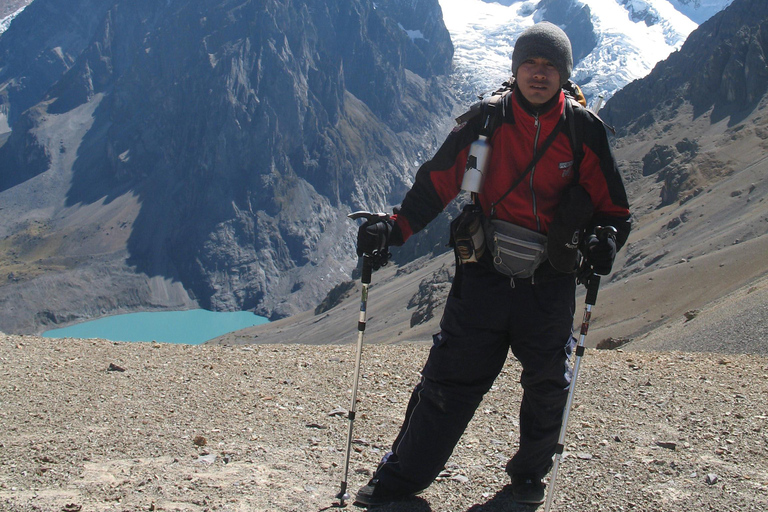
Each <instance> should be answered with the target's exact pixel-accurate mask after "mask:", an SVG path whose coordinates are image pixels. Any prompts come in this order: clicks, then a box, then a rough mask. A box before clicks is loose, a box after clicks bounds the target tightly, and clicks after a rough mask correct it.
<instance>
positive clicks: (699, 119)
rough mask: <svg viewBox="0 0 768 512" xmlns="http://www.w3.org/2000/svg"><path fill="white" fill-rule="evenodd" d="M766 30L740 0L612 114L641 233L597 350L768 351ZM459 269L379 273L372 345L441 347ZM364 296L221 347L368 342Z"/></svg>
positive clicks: (610, 292) (604, 302)
mask: <svg viewBox="0 0 768 512" xmlns="http://www.w3.org/2000/svg"><path fill="white" fill-rule="evenodd" d="M766 27H768V4H766V3H765V2H764V1H762V0H735V1H734V2H733V4H731V5H730V6H729V7H728V8H726V9H725V10H724V11H722V12H720V13H718V14H717V15H715V16H714V17H712V18H711V19H710V20H708V21H707V22H705V23H703V24H702V25H701V27H699V28H698V29H697V30H695V31H694V32H693V33H692V34H691V36H690V37H689V39H688V41H687V42H686V43H685V44H684V45H683V46H682V48H681V49H680V50H679V51H678V52H675V53H673V54H672V55H670V57H669V58H668V59H666V60H665V61H663V62H661V63H659V64H658V65H657V66H656V67H655V69H654V70H653V72H652V73H651V74H650V75H649V76H648V77H646V78H643V79H640V80H637V81H635V82H632V83H631V84H630V85H628V86H627V87H625V88H624V89H622V90H621V91H619V92H617V93H616V94H615V95H614V96H613V98H611V99H610V100H609V101H608V102H607V103H606V105H605V107H604V109H603V110H602V111H601V116H602V117H603V118H604V119H605V120H606V121H607V122H609V123H610V124H612V125H614V126H615V127H616V129H617V135H616V137H615V139H614V140H613V146H614V150H615V156H616V159H617V161H618V163H619V167H620V169H621V170H622V172H623V175H624V179H625V183H626V185H627V192H628V195H629V199H630V205H631V209H632V211H633V226H634V227H633V231H632V234H631V235H630V238H629V241H628V244H627V245H626V247H625V248H624V249H622V251H621V252H620V253H619V255H618V258H617V261H616V263H615V265H614V272H613V273H612V275H611V276H610V277H609V278H605V279H603V282H602V286H601V291H600V295H599V298H598V304H597V305H596V306H595V312H594V313H593V326H592V327H591V329H590V333H589V338H588V340H587V343H588V345H589V346H592V347H594V346H596V345H598V344H606V345H607V346H616V345H620V344H622V343H627V342H631V347H634V348H636V349H650V348H652V349H665V350H675V349H681V348H685V349H686V350H693V351H711V352H748V353H760V354H765V353H768V344H766V343H765V342H764V336H763V335H762V334H760V333H764V332H765V329H766V328H768V325H766V317H765V315H763V314H762V313H761V312H762V311H764V310H765V304H766V301H768V293H767V292H768V262H767V261H766V259H765V254H766V253H768V213H766V208H765V204H766V201H768V180H766V179H765V177H766V176H768V158H766V156H765V155H766V150H768V142H767V141H768V92H767V91H766V86H765V84H766V81H765V80H764V79H762V80H760V79H758V78H760V77H763V76H765V74H766V73H768V64H766V61H767V60H768V59H766V55H768V39H767V38H766V34H767V32H766ZM756 77H757V78H756ZM760 84H762V89H761V88H759V85H760ZM419 236H421V234H418V235H416V237H419ZM408 243H410V240H409V242H408ZM406 245H407V244H406ZM452 270H453V255H452V254H445V255H442V256H439V257H437V258H422V259H419V260H416V261H414V262H412V263H409V264H407V265H402V266H398V267H393V268H387V269H385V270H383V271H379V272H378V273H376V274H374V280H373V285H372V286H371V292H370V297H369V304H368V311H369V313H368V314H369V321H368V323H367V328H366V340H368V341H370V342H374V343H375V342H382V343H383V342H401V341H410V340H421V341H426V340H429V338H430V335H431V334H432V333H434V332H437V330H438V329H439V325H438V324H439V319H440V310H441V308H442V305H443V303H444V301H445V298H446V297H447V293H448V288H449V287H450V278H451V275H452ZM358 293H359V290H357V289H355V288H354V287H353V288H352V289H351V290H346V291H344V292H342V293H340V294H339V295H340V297H341V298H340V299H337V300H336V301H335V302H334V303H331V304H328V305H326V306H325V307H323V308H321V309H318V310H317V311H315V312H311V311H309V312H305V313H302V314H301V315H298V316H296V317H293V318H291V319H286V320H281V321H278V322H275V323H274V324H271V325H265V326H261V327H258V328H252V329H247V330H244V331H239V332H237V333H233V334H231V335H228V336H224V337H222V338H221V339H219V340H218V342H220V343H228V344H236V343H252V342H254V341H256V342H259V343H274V342H286V341H295V340H298V339H301V340H306V341H307V342H312V343H331V342H336V341H338V340H351V339H354V336H355V334H356V333H355V329H356V325H357V324H356V311H357V306H358V304H357V301H358V300H359V299H358V297H359V295H358ZM582 293H583V290H582ZM404 305H405V307H404ZM331 306H332V307H331ZM576 321H578V318H577V319H576Z"/></svg>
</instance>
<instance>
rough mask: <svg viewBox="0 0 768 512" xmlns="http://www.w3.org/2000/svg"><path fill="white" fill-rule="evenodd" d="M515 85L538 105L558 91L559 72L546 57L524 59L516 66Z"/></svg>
mask: <svg viewBox="0 0 768 512" xmlns="http://www.w3.org/2000/svg"><path fill="white" fill-rule="evenodd" d="M515 80H516V82H517V87H519V88H520V92H521V93H522V94H523V97H524V98H525V99H526V100H528V101H529V102H530V103H531V105H533V106H534V107H540V106H541V105H543V104H544V103H546V102H548V101H549V100H551V99H552V97H553V96H554V95H555V94H556V93H557V92H558V91H560V73H558V72H557V69H555V66H554V64H552V63H551V62H550V61H548V60H547V59H544V58H541V57H534V58H530V59H527V60H524V61H523V62H522V64H520V66H519V67H518V68H517V75H516V76H515Z"/></svg>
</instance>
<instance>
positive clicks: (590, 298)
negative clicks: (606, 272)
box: [584, 274, 600, 306]
mask: <svg viewBox="0 0 768 512" xmlns="http://www.w3.org/2000/svg"><path fill="white" fill-rule="evenodd" d="M599 289H600V276H598V275H597V274H592V275H591V276H589V278H588V280H587V297H586V299H584V302H586V303H587V304H589V305H590V306H594V305H595V303H597V291H598V290H599Z"/></svg>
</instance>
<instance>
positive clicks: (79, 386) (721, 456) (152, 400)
mask: <svg viewBox="0 0 768 512" xmlns="http://www.w3.org/2000/svg"><path fill="white" fill-rule="evenodd" d="M354 350H355V346H354V345H353V344H346V345H323V346H309V345H244V346H223V345H201V346H189V345H166V344H151V343H133V344H131V343H113V342H108V341H103V340H75V339H61V340H53V339H43V338H37V337H28V336H24V337H23V336H10V335H8V336H6V335H0V404H1V406H0V454H2V457H0V510H3V511H24V512H26V511H53V512H59V511H66V512H73V511H107V510H110V511H152V510H165V511H217V510H220V511H223V510H233V511H315V510H316V511H321V510H332V509H334V508H336V507H334V505H335V504H336V505H338V500H336V499H335V498H334V496H335V494H336V493H337V492H338V491H339V487H340V482H341V479H342V467H343V459H344V446H345V441H346V435H347V427H348V420H347V419H346V416H345V412H346V410H347V409H348V408H349V400H350V394H351V391H350V388H351V382H352V372H353V367H354ZM427 350H428V345H426V344H419V343H406V344H398V345H382V344H376V345H370V344H367V345H366V346H365V350H364V353H363V372H362V379H361V382H360V394H359V405H358V417H357V420H356V421H355V424H354V434H355V435H354V437H355V443H354V452H353V454H352V459H351V468H350V475H349V481H350V488H351V489H352V490H356V489H357V488H358V487H359V486H361V485H363V484H364V483H365V482H366V481H367V479H368V477H369V476H370V472H371V470H372V469H373V468H374V467H375V465H376V463H377V461H378V459H379V458H380V457H381V455H382V454H383V453H384V452H385V451H386V450H387V448H388V444H389V443H390V442H391V440H392V438H393V436H394V434H395V432H396V430H397V428H398V427H399V423H400V421H401V416H402V413H403V409H404V406H405V402H406V400H407V397H408V394H409V392H410V389H411V387H412V386H413V384H414V383H415V382H416V380H417V378H418V372H419V369H420V365H421V364H422V362H423V360H424V358H425V356H426V353H427ZM518 372H519V368H518V365H517V363H516V362H514V361H512V360H510V361H509V362H508V364H507V366H506V368H505V370H504V373H503V375H502V376H501V377H500V378H499V380H498V381H497V384H496V386H495V387H494V388H493V390H492V391H491V392H490V393H489V395H488V396H487V397H486V400H485V401H484V402H483V404H482V405H481V407H480V409H479V410H478V412H477V414H476V416H475V418H474V420H473V421H472V423H471V424H470V428H469V429H468V431H467V432H466V434H465V436H464V437H463V439H462V441H461V443H460V444H459V446H458V447H457V449H456V451H455V452H454V455H453V456H452V458H451V459H450V461H449V464H448V465H447V468H446V470H445V471H444V473H443V475H442V476H441V477H440V478H439V480H438V481H437V482H435V483H434V484H433V485H432V486H431V487H430V488H429V489H428V490H427V491H426V492H424V493H423V495H422V496H421V497H420V498H418V499H415V500H413V501H411V502H407V503H403V504H399V505H396V506H389V507H382V508H380V509H379V510H385V511H386V510H391V511H411V510H413V511H452V512H455V511H488V512H491V511H493V512H495V511H532V510H535V507H523V506H518V505H515V504H513V503H512V502H511V500H510V497H509V493H508V489H507V484H508V480H507V477H506V475H505V474H504V471H503V468H504V464H505V463H506V461H507V459H508V457H510V456H511V455H512V453H513V452H514V450H515V444H516V440H517V433H518V424H517V413H516V411H517V409H518V407H519V399H520V389H519V385H518V383H517V381H518ZM767 392H768V362H766V360H765V358H764V357H761V356H756V355H734V354H729V355H717V354H708V353H683V352H630V351H627V350H625V351H622V350H621V349H619V350H617V351H599V350H592V349H590V350H588V351H587V353H586V356H585V357H584V358H583V360H582V365H581V372H580V374H579V378H578V383H577V391H576V400H575V407H574V410H573V413H572V414H571V421H570V425H569V429H568V436H567V440H566V445H567V454H566V457H565V458H564V460H563V461H562V464H561V466H560V472H559V476H558V480H557V483H558V486H557V493H556V496H555V501H554V505H553V507H552V509H553V510H556V511H574V512H585V511H654V512H656V511H670V512H672V511H674V512H681V511H682V512H686V511H696V512H699V511H704V510H716V511H734V512H736V511H738V512H747V511H764V510H768V462H766V461H768V448H767V447H768V405H767V404H766V400H765V397H766V396H768V395H767ZM346 508H347V509H349V510H358V509H357V507H356V506H354V505H352V504H350V503H347V504H346ZM538 510H544V506H541V507H539V509H538Z"/></svg>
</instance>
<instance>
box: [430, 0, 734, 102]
mask: <svg viewBox="0 0 768 512" xmlns="http://www.w3.org/2000/svg"><path fill="white" fill-rule="evenodd" d="M731 1H732V0H572V3H573V4H574V5H577V6H584V5H586V6H588V7H589V11H590V18H591V22H592V25H593V27H594V32H595V36H596V40H597V45H596V46H595V48H594V49H593V50H592V51H591V53H589V54H588V55H586V56H585V57H584V58H582V59H581V60H580V61H578V62H576V63H574V64H575V65H574V71H573V76H572V78H573V80H574V81H575V82H576V83H578V84H579V85H580V86H581V87H582V90H583V91H584V93H585V95H586V96H587V99H588V100H590V101H594V100H595V99H596V98H597V97H598V96H603V97H604V99H608V98H609V97H610V96H612V95H613V93H615V92H616V91H617V90H618V89H620V88H622V87H623V86H624V85H626V84H628V83H629V82H631V81H633V80H635V79H638V78H642V77H644V76H645V75H647V74H648V73H649V72H650V71H651V70H652V69H653V67H654V66H655V65H656V63H658V62H659V61H661V60H664V59H665V58H667V57H668V56H669V54H670V53H672V52H673V51H675V50H677V49H679V48H680V47H681V46H682V44H683V43H684V42H685V39H686V38H687V37H688V35H689V34H690V33H691V32H692V31H693V30H695V29H696V28H697V27H698V23H700V22H701V21H704V20H705V19H706V18H708V17H710V16H711V15H713V14H715V13H716V12H718V11H719V10H722V9H723V8H725V7H727V6H728V5H729V4H730V3H731ZM440 5H441V7H442V9H443V17H444V20H445V24H446V26H447V28H448V31H449V32H450V33H451V38H452V39H453V43H454V47H455V53H454V66H455V70H456V73H457V74H458V75H459V76H460V79H461V81H462V82H463V83H464V84H465V87H467V88H468V89H469V90H471V91H472V92H474V93H483V92H486V91H489V90H493V89H495V88H497V87H498V86H499V84H500V83H501V82H502V81H504V80H505V79H506V78H507V77H508V76H509V75H510V62H511V56H512V50H513V48H514V42H515V40H516V39H517V36H518V35H519V34H520V32H522V31H523V30H524V29H525V28H527V27H529V26H531V25H533V24H534V23H536V22H538V21H541V20H542V19H547V18H549V16H548V15H547V13H546V11H545V9H546V7H545V8H541V7H540V6H541V5H542V3H541V2H539V1H538V0H503V1H501V2H490V1H483V0H440ZM694 15H695V18H696V20H701V21H698V22H697V21H693V20H692V19H691V16H694Z"/></svg>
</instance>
